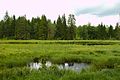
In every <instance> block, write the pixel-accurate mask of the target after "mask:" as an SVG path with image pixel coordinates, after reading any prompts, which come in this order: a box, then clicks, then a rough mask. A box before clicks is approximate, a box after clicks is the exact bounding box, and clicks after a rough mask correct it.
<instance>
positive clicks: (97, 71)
mask: <svg viewBox="0 0 120 80" xmlns="http://www.w3.org/2000/svg"><path fill="white" fill-rule="evenodd" d="M36 57H37V58H40V59H46V60H49V61H51V62H52V63H54V64H60V63H65V62H78V63H87V64H89V65H90V66H91V67H90V68H89V69H88V70H82V72H80V73H76V72H74V71H71V70H59V69H58V68H57V67H56V66H52V67H50V68H48V69H46V68H43V69H40V70H38V71H36V70H32V71H30V69H29V68H28V67H27V64H28V63H30V62H31V61H33V59H34V58H36ZM119 75H120V41H117V40H115V41H112V40H68V41H65V40H63V41H61V40H56V41H55V40H46V41H45V40H43V41H42V40H0V80H119V79H120V76H119Z"/></svg>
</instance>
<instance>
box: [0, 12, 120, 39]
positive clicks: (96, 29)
mask: <svg viewBox="0 0 120 80" xmlns="http://www.w3.org/2000/svg"><path fill="white" fill-rule="evenodd" d="M75 21H76V20H75V17H74V15H72V14H70V15H69V17H68V20H66V17H65V14H64V15H63V16H62V17H61V16H59V17H58V19H57V20H56V21H54V22H53V23H52V22H51V20H50V19H47V18H46V16H45V15H42V16H41V17H37V18H32V20H28V19H26V16H20V17H18V18H16V16H15V15H13V16H12V17H10V16H9V15H8V12H6V14H5V16H4V19H3V20H1V21H0V39H16V40H29V39H35V40H53V39H54V40H74V39H82V40H94V39H98V40H106V39H116V40H119V39H120V26H119V24H118V23H117V24H116V26H115V28H113V26H112V25H110V26H106V25H104V24H102V23H101V24H99V25H98V26H92V25H90V23H89V24H87V25H83V26H76V25H75Z"/></svg>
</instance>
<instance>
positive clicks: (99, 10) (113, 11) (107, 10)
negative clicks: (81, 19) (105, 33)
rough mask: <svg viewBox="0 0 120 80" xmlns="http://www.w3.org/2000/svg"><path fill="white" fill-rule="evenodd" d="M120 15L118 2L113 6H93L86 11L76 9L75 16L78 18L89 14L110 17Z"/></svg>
mask: <svg viewBox="0 0 120 80" xmlns="http://www.w3.org/2000/svg"><path fill="white" fill-rule="evenodd" d="M119 13H120V2H119V3H117V4H115V5H114V6H104V5H100V6H95V7H89V8H86V9H76V10H75V15H76V16H79V15H81V14H91V15H96V16H110V15H117V14H119Z"/></svg>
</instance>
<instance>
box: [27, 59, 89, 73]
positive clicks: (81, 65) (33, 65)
mask: <svg viewBox="0 0 120 80" xmlns="http://www.w3.org/2000/svg"><path fill="white" fill-rule="evenodd" d="M42 65H43V64H42V63H40V62H39V63H37V62H31V63H30V64H28V67H29V68H30V69H31V70H32V69H36V70H38V69H40V68H42ZM52 65H54V64H52V62H50V61H46V63H45V66H46V67H47V68H49V67H51V66H52ZM56 66H57V67H58V68H59V69H66V70H73V71H76V72H80V71H81V70H82V69H87V68H89V65H88V64H86V63H63V64H56Z"/></svg>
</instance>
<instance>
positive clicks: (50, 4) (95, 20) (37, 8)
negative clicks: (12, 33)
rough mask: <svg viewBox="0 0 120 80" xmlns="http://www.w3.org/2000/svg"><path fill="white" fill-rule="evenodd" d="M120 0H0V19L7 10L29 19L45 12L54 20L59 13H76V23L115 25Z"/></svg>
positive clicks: (11, 13) (119, 11) (117, 18)
mask: <svg viewBox="0 0 120 80" xmlns="http://www.w3.org/2000/svg"><path fill="white" fill-rule="evenodd" d="M119 5H120V0H0V19H3V17H4V15H5V12H6V11H8V13H9V15H10V16H12V15H16V16H17V17H18V16H24V15H26V17H27V18H28V19H31V18H32V17H37V16H41V15H42V14H45V15H46V16H47V18H48V19H51V20H52V21H54V20H57V17H58V16H59V15H61V16H62V15H63V14H65V15H66V17H68V15H69V14H74V15H75V18H76V25H84V24H88V23H91V24H92V25H98V24H99V23H101V22H103V23H104V24H106V25H110V24H111V25H113V26H115V24H116V23H117V22H118V21H119V13H120V6H119Z"/></svg>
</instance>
